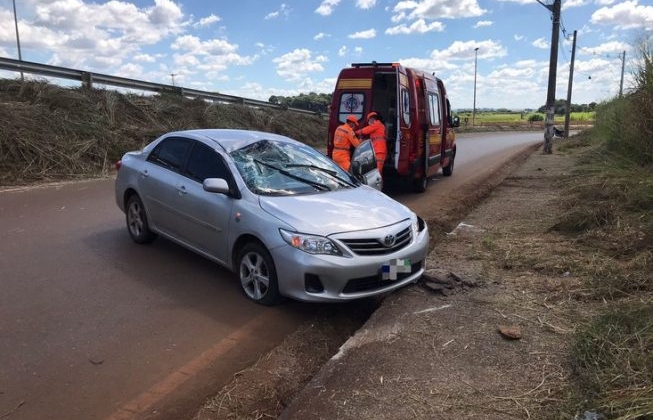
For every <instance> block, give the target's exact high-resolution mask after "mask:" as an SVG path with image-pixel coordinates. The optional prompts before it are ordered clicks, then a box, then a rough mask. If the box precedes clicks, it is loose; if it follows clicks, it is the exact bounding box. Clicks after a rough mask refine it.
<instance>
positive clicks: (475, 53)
mask: <svg viewBox="0 0 653 420" xmlns="http://www.w3.org/2000/svg"><path fill="white" fill-rule="evenodd" d="M477 65H478V47H476V48H474V108H473V109H472V127H474V121H475V120H476V69H477Z"/></svg>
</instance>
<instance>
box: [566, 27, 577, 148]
mask: <svg viewBox="0 0 653 420" xmlns="http://www.w3.org/2000/svg"><path fill="white" fill-rule="evenodd" d="M576 32H577V31H574V42H573V44H572V47H571V64H570V65H569V85H568V86H567V112H565V134H564V136H565V138H567V137H569V113H570V112H571V87H572V84H573V80H574V60H575V58H576Z"/></svg>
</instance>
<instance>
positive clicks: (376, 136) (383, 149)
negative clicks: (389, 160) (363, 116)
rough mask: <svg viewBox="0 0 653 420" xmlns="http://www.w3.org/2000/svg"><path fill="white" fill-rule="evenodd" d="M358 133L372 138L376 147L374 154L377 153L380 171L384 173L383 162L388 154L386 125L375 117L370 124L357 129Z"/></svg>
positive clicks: (373, 145) (377, 164) (377, 165)
mask: <svg viewBox="0 0 653 420" xmlns="http://www.w3.org/2000/svg"><path fill="white" fill-rule="evenodd" d="M356 134H359V135H362V136H369V138H370V140H372V147H374V154H375V155H376V167H377V168H378V169H379V173H381V174H383V163H384V162H385V158H386V157H387V156H388V144H387V139H386V137H385V125H383V123H382V122H381V121H379V120H378V119H376V118H375V119H374V121H372V122H371V123H370V125H368V126H366V127H363V128H361V129H360V130H357V131H356Z"/></svg>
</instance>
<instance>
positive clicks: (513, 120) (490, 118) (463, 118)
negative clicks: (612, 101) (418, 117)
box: [456, 112, 595, 127]
mask: <svg viewBox="0 0 653 420" xmlns="http://www.w3.org/2000/svg"><path fill="white" fill-rule="evenodd" d="M456 115H458V116H459V117H460V125H461V126H463V127H465V126H471V125H472V113H471V112H461V113H458V114H456ZM532 115H540V116H541V117H542V120H541V121H532V124H530V123H531V121H529V120H530V119H531V116H532ZM545 118H546V115H544V114H541V113H537V112H476V115H475V116H474V126H483V125H501V124H505V125H533V126H535V125H537V126H541V125H543V122H544V119H545ZM594 119H595V112H572V113H570V114H569V121H570V123H572V124H581V125H590V124H593V123H594ZM554 123H555V124H557V125H561V124H564V123H565V116H564V115H555V117H554Z"/></svg>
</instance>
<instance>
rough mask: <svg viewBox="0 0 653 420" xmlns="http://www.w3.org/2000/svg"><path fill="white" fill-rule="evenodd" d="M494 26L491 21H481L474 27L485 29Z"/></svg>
mask: <svg viewBox="0 0 653 420" xmlns="http://www.w3.org/2000/svg"><path fill="white" fill-rule="evenodd" d="M493 24H494V22H492V21H491V20H479V21H478V22H476V25H474V29H477V28H485V27H488V26H492V25H493Z"/></svg>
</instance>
